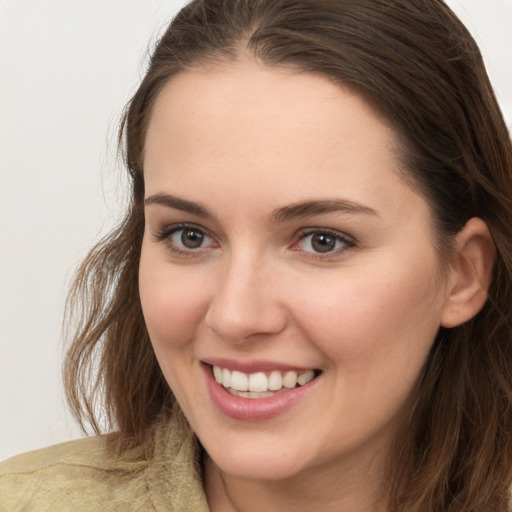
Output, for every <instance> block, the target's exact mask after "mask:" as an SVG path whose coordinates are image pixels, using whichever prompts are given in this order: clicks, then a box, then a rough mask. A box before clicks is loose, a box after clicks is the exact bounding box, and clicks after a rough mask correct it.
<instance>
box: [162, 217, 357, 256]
mask: <svg viewBox="0 0 512 512" xmlns="http://www.w3.org/2000/svg"><path fill="white" fill-rule="evenodd" d="M185 230H190V231H194V232H196V233H198V234H200V235H202V236H203V237H207V238H209V239H210V240H212V241H213V243H214V244H217V243H216V242H215V240H214V238H213V237H212V236H210V235H209V233H208V232H207V231H206V230H204V229H203V228H201V227H200V226H197V225H196V224H189V223H183V224H174V225H172V226H168V227H166V228H164V229H162V230H161V231H160V232H158V233H156V234H155V239H156V240H157V241H159V242H165V244H166V246H167V247H168V249H169V250H170V251H171V252H172V253H174V254H175V255H177V256H180V257H185V258H186V257H189V258H193V257H195V256H197V255H198V253H199V251H201V249H202V250H203V251H204V250H205V249H206V250H208V249H209V247H198V248H197V250H196V249H192V248H180V247H177V246H176V243H173V241H172V236H173V235H175V234H176V233H179V232H180V231H185ZM313 235H327V236H329V237H332V238H333V239H334V242H335V244H338V243H341V244H342V247H341V248H337V249H334V250H333V251H328V252H325V253H321V252H314V251H303V252H304V254H305V255H306V256H305V257H307V258H309V259H313V260H317V261H324V260H328V259H332V258H333V257H337V256H339V255H340V254H341V253H343V252H345V251H347V250H350V249H352V248H353V247H355V246H356V240H355V239H354V238H353V237H351V236H349V235H347V234H345V233H342V232H340V231H336V230H333V229H328V228H308V229H304V230H302V231H300V232H299V233H298V237H299V238H298V240H297V241H296V242H294V243H293V244H292V245H291V247H290V248H291V250H294V251H300V250H301V249H300V248H299V245H300V244H301V243H302V242H304V241H305V240H306V239H307V238H308V237H310V236H313Z"/></svg>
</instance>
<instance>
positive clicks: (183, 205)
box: [144, 193, 379, 223]
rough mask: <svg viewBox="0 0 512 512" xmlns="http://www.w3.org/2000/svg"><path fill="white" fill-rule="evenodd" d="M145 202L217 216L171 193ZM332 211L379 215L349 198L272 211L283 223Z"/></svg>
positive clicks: (147, 199) (314, 202) (157, 195)
mask: <svg viewBox="0 0 512 512" xmlns="http://www.w3.org/2000/svg"><path fill="white" fill-rule="evenodd" d="M144 204H145V205H146V206H147V205H151V204H158V205H160V206H165V207H167V208H174V209H175V210H181V211H184V212H187V213H190V214H192V215H197V216H198V217H202V218H210V219H214V218H215V215H214V214H213V213H212V212H211V211H210V210H209V209H208V208H207V207H206V206H204V205H203V204H201V203H196V202H195V201H188V200H187V199H182V198H180V197H176V196H173V195H170V194H164V193H157V194H153V195H151V196H149V197H147V198H146V199H145V200H144ZM332 212H342V213H348V214H353V213H358V214H365V215H373V216H377V217H378V216H379V214H378V212H377V211H376V210H374V209H373V208H370V207H368V206H364V205H362V204H359V203H356V202H354V201H349V200H347V199H320V200H311V201H302V202H299V203H294V204H291V205H287V206H283V207H282V208H278V209H277V210H274V212H273V213H272V220H273V222H275V223H282V222H286V221H289V220H293V219H301V218H304V217H313V216H315V215H322V214H325V213H332Z"/></svg>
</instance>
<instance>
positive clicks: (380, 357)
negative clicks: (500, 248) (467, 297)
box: [140, 62, 492, 512]
mask: <svg viewBox="0 0 512 512" xmlns="http://www.w3.org/2000/svg"><path fill="white" fill-rule="evenodd" d="M395 143H396V135H395V133H394V132H393V130H392V129H391V128H390V127H389V126H388V125H387V124H386V123H385V122H384V121H383V120H382V119H380V118H379V117H378V116H377V115H376V114H375V113H374V112H373V111H372V110H371V109H370V107H369V106H368V105H367V104H366V103H365V102H364V101H363V100H362V99H361V98H360V97H358V96H357V95H355V94H354V93H353V92H351V91H349V90H347V89H344V88H342V87H340V86H339V85H335V84H333V83H332V82H330V81H329V80H327V79H326V78H324V77H320V76H315V75H312V74H306V73H300V72H297V71H293V70H289V69H269V68H265V67H262V66H259V65H258V64H256V63H254V62H238V63H231V64H226V65H219V66H216V67H210V68H199V69H197V70H194V71H190V72H187V73H183V74H180V75H178V76H177V77H174V78H173V79H172V80H171V81H170V82H169V83H168V84H167V85H166V86H165V88H164V90H163V92H162V93H161V94H160V96H159V98H158V99H157V102H156V104H155V107H154V112H153V115H152V119H151V122H150V125H149V129H148V134H147V139H146V152H145V161H144V169H145V183H146V198H153V199H151V200H149V201H148V204H147V206H146V231H145V236H144V241H143V247H142V254H141V262H140V294H141V301H142V306H143V311H144V316H145V319H146V323H147V327H148V330H149V334H150V337H151V340H152V343H153V346H154V350H155V353H156V356H157V358H158V360H159V363H160V365H161V368H162V371H163V373H164V375H165V378H166V380H167V382H168V383H169V385H170V387H171V389H172V390H173V392H174V394H175V395H176V397H177V399H178V401H179V403H180V405H181V407H182V409H183V411H184V413H185V415H186V416H187V418H188V420H189V422H190V423H191V425H192V427H193V428H194V430H195V432H196V433H197V435H198V437H199V439H200V440H201V442H202V444H203V445H204V447H205V448H206V450H207V452H208V453H209V455H210V456H211V459H212V460H211V461H210V462H208V463H207V465H206V471H205V475H206V491H207V497H208V500H209V504H210V506H211V509H212V510H214V511H215V510H223V511H229V510H241V511H249V510H267V511H272V510H295V509H297V510H299V509H300V510H304V509H305V507H308V508H309V509H310V510H331V509H332V510H347V511H348V510H350V511H351V512H358V511H363V510H373V511H375V510H380V508H379V507H378V505H377V504H376V502H375V500H376V496H377V495H378V488H379V485H380V483H381V482H382V479H383V473H384V464H385V457H386V454H387V449H388V447H389V444H390V441H391V439H392V437H393V435H394V434H395V432H396V429H397V425H398V423H399V422H400V421H401V420H402V418H403V417H404V414H405V413H406V411H407V410H408V408H409V406H410V402H411V400H412V399H413V396H414V391H415V389H416V386H417V383H418V379H419V376H420V374H421V371H422V368H423V366H424V363H425V361H426V358H427V356H428V353H429V350H430V348H431V346H432V343H433V340H434V338H435V335H436V332H437V330H438V329H439V326H440V325H442V324H443V322H445V321H446V322H447V323H448V324H450V326H452V325H457V324H458V323H461V321H463V320H464V319H465V318H466V317H470V316H472V314H474V313H475V312H476V311H477V310H478V309H479V308H480V307H481V304H483V301H484V300H485V291H484V292H483V295H482V293H480V295H478V293H479V292H478V290H481V289H482V287H481V286H480V285H478V286H476V285H475V283H474V282H475V279H476V278H475V275H476V272H477V271H478V270H481V272H480V274H482V272H484V271H485V270H486V269H489V268H490V266H492V265H489V264H485V263H481V264H479V263H478V262H477V264H475V265H473V264H472V263H471V264H469V265H467V264H466V263H467V262H466V263H464V265H462V264H461V265H459V266H457V265H454V267H453V268H446V266H443V265H441V263H440V261H439V257H438V254H437V252H436V250H435V248H434V245H433V240H434V236H435V234H434V233H433V229H432V218H431V213H430V210H429V207H428V205H427V203H426V201H425V200H424V199H423V197H421V196H420V195H418V194H417V193H416V192H414V191H413V190H412V189H411V188H410V187H409V186H408V185H407V184H406V183H405V182H404V180H402V179H401V178H400V173H399V170H398V169H397V163H396V161H395V159H394V157H393V155H394V147H395ZM166 194H167V195H172V196H174V197H178V198H180V199H183V200H186V201H193V202H195V203H199V204H201V205H202V206H203V207H205V208H206V209H207V210H208V212H209V215H208V216H204V215H202V214H199V213H200V212H191V211H183V210H182V209H180V208H176V207H171V206H170V205H169V204H167V205H165V204H161V203H162V201H158V200H157V201H155V200H154V198H155V197H156V196H157V195H159V197H162V196H163V195H166ZM318 200H328V201H336V200H344V201H349V202H350V205H352V206H353V205H354V203H355V204H357V205H359V206H362V207H363V208H359V209H357V208H356V209H354V208H352V209H351V210H346V209H345V210H342V211H328V212H323V213H319V212H316V213H313V212H309V213H308V212H305V213H304V215H303V216H300V217H293V216H292V217H289V218H286V219H280V220H279V221H276V219H275V212H276V211H277V210H279V209H282V208H283V207H288V206H290V205H295V204H298V203H303V202H309V201H318ZM175 206H176V205H175ZM180 223H187V224H192V225H193V226H194V229H196V230H200V231H201V232H203V233H204V238H203V241H202V242H201V243H200V245H199V246H198V247H197V248H195V249H192V248H188V249H187V248H186V247H184V246H183V244H182V239H181V235H182V233H183V231H175V232H174V233H173V234H170V231H171V230H172V229H173V226H174V227H176V225H178V227H177V228H176V229H179V224H180ZM485 229H486V228H485V225H484V224H483V223H482V222H479V221H478V219H475V220H473V222H472V224H470V225H469V228H468V230H467V232H466V233H465V234H464V235H461V238H460V240H459V246H460V247H461V248H463V247H466V246H468V247H471V248H472V250H473V252H474V253H475V254H476V257H477V260H478V258H480V256H481V254H482V253H483V252H485V251H482V250H480V247H484V246H485V247H488V245H485V243H480V242H479V241H480V240H487V239H486V238H485V237H486V236H487V235H486V231H485ZM312 230H313V231H314V232H315V233H318V232H320V233H322V232H325V230H328V231H329V232H332V231H334V232H335V233H336V234H338V233H339V236H340V237H342V238H341V239H340V241H337V242H336V246H335V248H334V250H333V251H331V252H327V253H320V254H319V253H318V252H315V249H314V246H313V245H312V235H311V234H310V232H311V231H312ZM162 232H164V234H162ZM343 237H344V238H346V239H347V240H348V241H343ZM491 252H492V251H490V250H488V251H487V253H488V254H489V255H490V254H491ZM490 257H491V259H492V256H490ZM461 261H462V259H461ZM464 261H466V260H464ZM478 261H480V260H478ZM459 267H460V268H462V267H464V269H465V270H464V272H461V273H460V275H462V276H463V277H464V279H465V280H464V279H461V280H458V276H459V273H457V269H458V268H459ZM475 268H476V271H475ZM471 286H473V288H474V293H473V294H472V295H471V297H472V300H473V302H474V304H473V306H472V307H473V309H471V311H470V310H469V309H468V308H466V309H464V307H461V304H463V305H464V304H466V302H463V300H462V299H460V300H459V301H458V302H457V300H455V301H453V297H454V295H455V293H456V292H457V293H459V295H460V293H461V292H465V293H466V294H468V293H469V292H468V287H471ZM476 295H478V296H477V298H476V299H475V296H476ZM454 303H455V304H456V306H453V304H454ZM457 307H458V308H459V310H462V313H461V312H460V311H459V314H458V315H457V311H458V310H457ZM454 308H455V309H454ZM454 311H455V312H454ZM450 315H451V316H450ZM212 357H222V358H227V359H230V360H233V361H237V362H248V361H249V362H250V361H254V360H265V361H271V362H275V363H276V364H288V365H294V366H298V367H300V368H312V369H317V370H320V371H321V374H320V376H319V377H318V378H317V379H316V381H314V386H311V388H310V390H309V392H308V393H305V394H304V396H303V397H302V398H301V399H300V400H299V402H298V403H297V404H295V405H294V406H293V407H291V408H290V409H288V410H287V411H285V412H284V413H283V414H280V415H278V416H277V417H274V418H272V419H269V420H265V421H257V422H244V421H240V420H235V419H232V418H229V417H227V416H226V415H224V414H223V413H222V412H221V411H219V409H218V408H217V407H216V405H214V403H213V402H212V400H211V398H210V395H209V392H208V389H207V385H206V379H205V372H204V365H203V363H202V362H204V361H205V360H208V359H210V358H212Z"/></svg>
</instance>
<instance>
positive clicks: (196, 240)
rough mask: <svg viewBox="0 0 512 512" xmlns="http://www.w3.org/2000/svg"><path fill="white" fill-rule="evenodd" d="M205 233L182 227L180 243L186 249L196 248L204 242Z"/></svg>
mask: <svg viewBox="0 0 512 512" xmlns="http://www.w3.org/2000/svg"><path fill="white" fill-rule="evenodd" d="M204 238H205V235H204V233H202V232H201V231H199V230H197V229H183V230H182V231H181V243H182V244H183V246H184V247H186V248H187V249H197V248H198V247H201V245H202V243H203V242H204Z"/></svg>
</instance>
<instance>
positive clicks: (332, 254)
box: [291, 228, 356, 261]
mask: <svg viewBox="0 0 512 512" xmlns="http://www.w3.org/2000/svg"><path fill="white" fill-rule="evenodd" d="M313 235H327V236H329V237H332V238H333V239H334V241H335V243H336V244H337V243H341V244H342V247H340V248H337V249H334V250H333V251H328V252H325V253H321V252H313V251H303V252H304V253H305V254H306V255H307V256H306V257H307V258H309V259H314V260H317V261H325V260H329V259H333V258H336V257H338V256H340V255H341V254H342V253H344V252H345V251H347V250H349V249H352V248H354V247H355V246H356V240H355V239H354V238H353V237H351V236H349V235H347V234H345V233H342V232H340V231H336V230H334V229H329V228H309V229H304V230H302V231H301V232H300V233H299V240H298V241H297V242H295V243H294V244H293V245H292V247H291V248H292V250H296V251H299V250H300V249H298V248H297V249H296V247H297V246H298V245H299V244H300V243H301V242H304V241H305V240H306V239H307V238H308V237H310V236H313Z"/></svg>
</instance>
